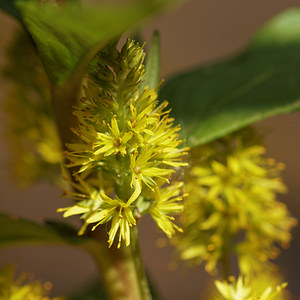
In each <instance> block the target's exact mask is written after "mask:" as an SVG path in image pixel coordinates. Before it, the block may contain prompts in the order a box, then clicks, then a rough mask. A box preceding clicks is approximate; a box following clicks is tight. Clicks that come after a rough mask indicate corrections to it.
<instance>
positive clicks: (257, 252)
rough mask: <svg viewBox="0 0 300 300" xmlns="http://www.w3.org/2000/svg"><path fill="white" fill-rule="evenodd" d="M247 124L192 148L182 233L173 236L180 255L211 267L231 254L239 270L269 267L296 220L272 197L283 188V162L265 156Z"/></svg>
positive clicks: (210, 269)
mask: <svg viewBox="0 0 300 300" xmlns="http://www.w3.org/2000/svg"><path fill="white" fill-rule="evenodd" d="M264 152H265V149H264V147H263V146H262V145H261V143H260V141H259V138H258V137H257V136H256V134H255V132H254V130H252V129H251V128H247V129H244V130H242V131H238V132H235V133H233V134H230V135H228V136H226V137H224V138H221V139H219V140H217V141H215V142H212V143H210V144H208V145H206V146H203V147H201V148H199V149H195V151H194V153H192V158H191V168H190V171H189V172H188V174H187V178H186V191H187V193H188V194H189V197H187V199H186V201H185V210H184V213H183V214H182V216H181V227H182V228H183V230H184V234H182V235H180V236H178V237H177V239H176V240H175V241H174V242H175V244H176V246H177V249H178V250H179V253H180V256H181V258H182V259H184V260H188V261H191V262H193V263H196V264H197V263H198V264H200V263H201V262H202V261H206V270H207V271H208V272H211V273H213V272H215V271H216V266H217V264H218V263H219V262H220V261H224V259H227V258H230V257H232V254H234V255H236V257H237V260H238V265H239V268H240V270H241V272H242V274H250V273H251V272H255V271H258V270H260V269H262V268H263V267H271V264H270V263H268V260H269V259H273V258H275V256H276V255H277V254H278V252H279V249H278V247H277V245H278V244H279V245H281V246H283V247H287V246H288V244H289V241H290V239H291V235H290V230H291V228H292V227H293V226H295V224H296V220H295V219H294V218H292V217H290V215H289V213H288V211H287V208H286V206H285V205H284V204H283V203H281V202H279V201H277V200H276V194H277V193H284V192H285V191H286V187H285V185H284V184H283V183H282V180H281V178H280V171H281V170H282V169H283V167H284V166H283V164H282V163H276V162H275V160H274V159H270V158H265V157H264V155H263V154H264Z"/></svg>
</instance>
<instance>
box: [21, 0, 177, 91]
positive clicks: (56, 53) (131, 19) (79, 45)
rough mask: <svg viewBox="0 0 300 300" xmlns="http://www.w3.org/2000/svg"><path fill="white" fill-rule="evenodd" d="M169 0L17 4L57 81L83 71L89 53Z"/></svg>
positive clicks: (25, 0) (30, 1)
mask: <svg viewBox="0 0 300 300" xmlns="http://www.w3.org/2000/svg"><path fill="white" fill-rule="evenodd" d="M171 2H174V1H173V0H161V1H153V0H144V1H137V0H134V1H129V2H128V1H126V2H125V3H119V4H117V5H116V4H99V3H98V4H93V5H92V4H90V5H85V6H83V5H82V6H80V5H77V4H74V3H68V4H66V5H63V6H57V5H53V4H49V3H48V4H45V5H43V6H41V5H40V4H39V3H38V2H37V1H35V0H18V8H19V9H20V12H21V14H22V17H23V21H24V23H25V25H26V27H27V29H28V31H29V32H30V34H31V35H32V37H33V39H34V41H35V43H36V46H37V49H38V51H39V54H40V56H41V59H42V61H43V63H44V66H45V69H46V71H47V73H48V75H49V78H50V80H51V81H52V82H53V83H55V84H57V85H59V84H61V83H62V82H64V81H65V80H66V79H67V78H69V77H70V76H71V75H72V74H73V73H74V71H75V70H77V71H78V72H79V73H80V72H84V71H85V69H86V67H87V65H88V63H89V61H90V60H91V59H92V57H93V56H94V55H95V54H96V53H97V52H98V51H99V50H100V49H101V48H102V47H103V46H105V44H106V43H108V42H109V41H110V40H111V39H112V38H114V37H116V36H118V35H120V34H121V33H123V32H124V31H125V30H126V29H128V28H129V27H131V26H133V25H135V24H136V23H138V22H139V21H141V20H143V19H144V18H146V17H148V16H150V15H151V14H154V13H155V12H157V11H159V10H161V9H162V8H164V7H165V6H166V5H167V4H169V3H171ZM79 75H80V74H79Z"/></svg>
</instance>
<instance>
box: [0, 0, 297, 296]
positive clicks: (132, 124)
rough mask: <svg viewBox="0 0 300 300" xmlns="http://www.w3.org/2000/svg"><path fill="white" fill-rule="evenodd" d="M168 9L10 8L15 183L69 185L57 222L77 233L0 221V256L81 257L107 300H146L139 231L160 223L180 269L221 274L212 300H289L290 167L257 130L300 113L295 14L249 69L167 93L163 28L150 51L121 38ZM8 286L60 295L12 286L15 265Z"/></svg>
mask: <svg viewBox="0 0 300 300" xmlns="http://www.w3.org/2000/svg"><path fill="white" fill-rule="evenodd" d="M172 2H174V1H171V0H163V1H151V0H145V1H128V2H124V3H121V4H118V5H116V4H107V3H80V1H78V0H69V1H51V0H48V1H38V0H15V1H10V0H3V1H2V2H1V3H0V8H2V9H3V10H4V11H6V12H7V13H9V14H10V15H11V16H13V17H14V18H16V19H17V20H18V21H19V22H20V24H21V26H22V28H23V31H22V32H20V33H19V34H18V36H17V38H16V40H15V42H14V44H13V45H12V47H11V49H10V53H9V62H8V64H7V66H6V67H5V70H4V72H3V74H4V75H5V76H6V78H7V79H8V80H10V83H11V84H12V86H13V87H12V89H11V91H10V93H9V96H8V100H7V101H6V103H5V105H4V109H5V111H6V113H7V115H8V119H9V121H8V125H9V126H7V137H8V140H9V142H10V144H11V147H12V149H13V151H12V153H13V155H14V159H13V161H14V171H13V172H14V174H15V177H16V178H17V179H18V181H20V182H21V183H22V184H23V185H29V184H34V183H36V182H37V181H39V180H42V179H43V180H47V181H49V182H51V183H52V184H54V185H56V186H58V187H59V188H61V189H62V193H63V197H65V198H68V199H70V200H71V201H72V202H71V204H70V205H69V206H66V205H65V204H64V202H63V201H62V205H61V207H60V208H59V207H58V208H57V211H58V212H59V213H63V214H62V215H63V217H65V218H68V217H71V216H74V218H77V219H79V221H80V225H79V226H77V228H70V227H69V226H70V225H66V224H65V223H60V224H58V223H53V222H52V223H49V222H48V224H45V225H41V224H37V223H34V222H32V221H29V220H25V219H21V218H15V217H14V218H12V217H11V216H8V215H5V214H1V215H0V226H1V227H0V245H1V246H10V245H13V244H17V245H19V244H31V243H38V244H57V245H66V246H71V247H76V248H80V249H82V250H84V251H86V252H87V253H89V254H90V255H91V256H92V257H93V258H94V261H95V264H96V265H97V266H98V267H99V270H100V273H101V278H102V284H103V286H104V289H105V292H106V295H107V297H109V298H110V299H116V300H118V299H132V300H138V299H143V300H148V299H149V300H150V299H152V296H153V295H152V294H153V292H152V291H151V290H150V289H149V286H148V280H147V276H146V274H145V271H144V266H143V263H142V259H141V255H140V249H139V242H138V235H137V226H138V223H139V221H140V220H141V218H143V216H144V215H146V214H149V215H150V216H151V217H152V219H153V220H154V221H155V223H156V224H157V226H158V228H159V229H160V230H161V231H162V232H163V233H164V234H165V235H166V236H167V237H168V238H169V239H170V241H171V243H172V244H173V245H174V247H175V249H176V250H175V257H177V258H178V259H183V260H185V261H188V262H189V263H190V264H191V265H198V264H201V263H202V262H205V269H206V271H208V272H209V273H211V274H213V275H216V276H220V274H222V276H223V279H224V280H225V281H220V280H217V281H216V282H215V286H216V288H217V290H215V292H212V293H211V296H210V297H212V299H224V300H227V299H228V300H229V299H230V300H232V299H242V300H255V299H264V300H271V299H287V297H288V296H287V294H286V293H285V292H284V290H285V287H286V283H282V282H281V281H282V280H281V279H280V275H279V274H277V275H276V276H274V273H271V272H275V267H274V266H275V265H274V264H273V262H272V261H271V260H273V259H274V258H275V257H276V256H277V255H278V254H279V251H280V248H281V247H283V248H284V247H286V246H287V245H288V244H289V242H290V239H291V233H290V232H291V229H292V228H293V227H294V226H295V225H296V223H297V222H296V219H295V218H294V217H292V216H291V214H290V213H289V211H288V209H287V207H286V206H285V205H284V204H283V203H282V202H280V201H279V200H278V199H277V194H278V193H282V194H284V193H286V190H287V189H286V186H285V185H284V183H283V181H282V179H281V171H282V170H283V169H284V164H283V163H278V162H276V161H275V160H274V159H272V158H268V157H266V155H265V148H264V146H263V142H262V138H261V137H260V136H259V134H258V133H257V132H256V131H255V130H254V129H253V128H252V127H249V126H250V125H251V124H253V123H254V122H256V121H259V120H262V119H264V118H266V117H269V116H273V115H277V114H282V113H289V112H293V111H296V110H298V109H299V108H300V101H299V95H300V88H299V84H298V82H297V74H298V73H297V72H298V69H299V64H300V63H299V55H298V49H299V45H300V26H299V22H298V19H299V17H300V12H299V9H292V10H289V11H287V12H285V13H283V14H281V15H279V16H278V17H276V18H275V19H273V20H272V21H271V22H269V23H268V24H267V25H266V26H264V27H263V29H262V30H261V31H260V32H259V33H258V34H257V35H256V36H255V37H254V39H253V40H252V42H251V44H250V46H249V47H248V48H247V49H246V50H245V51H244V52H243V53H242V54H240V55H238V56H237V57H235V58H233V59H229V60H227V61H223V62H221V63H216V64H214V65H209V66H204V67H199V68H197V69H195V70H192V71H188V72H185V73H182V74H179V75H177V76H175V77H173V78H171V79H169V80H167V81H166V82H165V83H161V78H160V54H159V34H158V32H155V33H154V34H153V38H152V41H151V43H150V47H149V50H148V51H147V53H146V51H145V47H144V44H143V43H141V42H139V41H138V40H139V38H138V37H136V38H133V37H132V36H137V34H136V32H137V29H136V28H133V29H132V34H131V36H130V37H128V36H127V37H126V38H125V42H124V39H122V38H121V36H122V34H124V32H125V31H126V30H127V29H128V28H132V27H133V26H134V25H136V24H137V23H140V22H141V21H142V20H143V19H145V18H147V17H150V16H151V15H154V14H155V13H157V12H159V11H161V10H162V9H165V7H167V6H169V5H170V4H172ZM112 20H113V21H112ZM135 39H136V40H137V41H136V40H135ZM165 99H166V100H165ZM20 120H21V121H22V122H20ZM231 261H236V265H237V267H236V269H238V270H237V271H236V272H234V271H233V268H232V265H233V264H232V263H231ZM238 274H239V276H238ZM232 275H236V277H237V279H235V278H233V277H232ZM271 275H273V276H271ZM277 277H278V278H279V279H277ZM0 289H1V290H0V296H2V295H4V296H3V297H4V299H11V300H12V299H27V298H28V299H48V298H45V297H48V296H47V294H48V289H46V290H45V289H43V285H42V284H41V283H40V282H39V281H34V282H30V281H29V282H27V281H26V282H25V283H24V280H20V279H17V280H14V279H13V272H12V271H10V269H9V268H3V271H2V273H0ZM22 293H24V296H23V294H22ZM26 293H27V294H26ZM20 295H21V296H20ZM25 296H26V297H27V298H26V297H25ZM20 297H21V298H20ZM22 297H23V298H22ZM85 297H87V296H82V299H88V298H85ZM96 297H97V296H96ZM98 297H99V296H98ZM96 299H97V298H96Z"/></svg>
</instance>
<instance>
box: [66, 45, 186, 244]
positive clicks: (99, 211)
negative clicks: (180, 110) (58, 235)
mask: <svg viewBox="0 0 300 300" xmlns="http://www.w3.org/2000/svg"><path fill="white" fill-rule="evenodd" d="M97 59H98V65H97V68H96V69H95V70H94V71H93V72H91V73H90V74H88V77H87V81H86V82H87V83H86V85H85V86H84V93H85V95H84V97H83V98H82V99H81V100H80V101H79V102H78V104H77V105H76V106H75V107H74V111H73V113H74V115H75V116H76V117H77V119H78V127H77V128H73V129H72V131H73V132H74V134H75V135H76V136H77V140H76V141H74V143H70V144H67V147H68V151H66V160H67V161H68V162H67V164H66V166H67V167H69V168H72V170H73V176H74V179H75V182H73V183H72V185H73V187H74V188H75V190H76V191H75V192H74V193H69V196H71V198H73V199H74V200H77V203H76V204H74V205H73V206H72V207H68V208H64V209H61V211H65V213H64V216H65V217H67V216H69V215H71V213H72V214H73V212H75V213H76V214H80V215H81V218H82V219H83V220H84V225H83V227H82V228H81V230H80V233H83V232H84V231H85V230H86V228H87V226H88V224H94V223H96V225H95V226H94V227H92V230H94V229H95V228H96V227H97V226H98V225H102V224H105V223H109V224H110V226H111V227H110V231H109V233H108V234H109V241H108V242H109V246H111V245H112V244H113V241H114V240H115V237H116V236H117V232H119V238H118V240H119V241H118V247H120V245H121V241H122V240H124V241H125V245H127V246H128V245H129V243H130V228H131V227H132V226H135V225H136V221H137V219H139V218H140V217H141V215H143V214H145V213H150V214H151V215H152V216H153V218H154V220H155V221H156V222H157V224H158V226H159V227H160V228H161V229H162V230H163V231H164V232H166V234H167V235H168V236H169V237H171V236H172V234H173V233H174V228H177V227H176V226H175V225H173V223H172V221H173V218H172V217H170V216H168V215H167V214H169V213H170V214H171V213H174V212H178V211H181V210H182V205H180V204H178V205H177V204H176V203H177V202H178V201H181V200H182V197H181V196H180V195H181V184H179V185H178V183H175V185H174V186H173V185H172V184H171V183H170V178H171V175H172V174H173V173H175V172H176V168H179V167H182V166H185V165H187V163H185V162H183V157H184V156H185V155H186V154H187V150H188V149H187V148H179V146H180V144H181V143H182V141H181V140H180V139H179V138H178V131H179V130H180V127H179V126H173V121H174V119H173V118H170V117H169V112H170V110H168V111H166V110H165V108H166V106H167V102H162V103H161V104H159V103H158V100H157V93H156V91H155V89H151V90H150V89H149V88H148V87H145V89H144V90H143V91H140V85H141V83H142V81H143V75H144V73H145V70H144V66H143V60H144V52H143V49H142V48H141V47H140V46H139V45H138V44H137V43H136V42H134V41H131V40H128V41H127V42H126V43H125V45H124V46H123V48H122V50H121V51H120V52H118V51H117V50H116V49H115V45H110V46H108V47H107V48H106V49H105V50H103V51H102V52H100V53H99V54H98V57H97ZM74 137H75V136H74ZM100 177H101V178H102V179H101V180H100V183H99V181H98V182H97V183H95V178H100ZM87 185H88V186H89V188H88V189H87V188H83V187H84V186H87ZM165 188H166V190H167V191H169V192H168V195H166V193H165V192H163V191H162V192H160V191H159V189H165ZM171 190H172V192H171ZM91 191H93V192H92V193H91ZM95 191H96V192H95ZM94 192H95V193H97V197H96V198H95V197H94V196H93V195H96V194H94ZM81 193H83V195H81V196H79V194H81ZM98 199H101V200H98ZM179 207H180V208H179Z"/></svg>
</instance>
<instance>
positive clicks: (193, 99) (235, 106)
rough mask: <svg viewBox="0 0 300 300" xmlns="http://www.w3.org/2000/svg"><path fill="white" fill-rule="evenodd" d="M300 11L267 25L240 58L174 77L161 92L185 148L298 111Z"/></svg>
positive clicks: (294, 10) (290, 12) (296, 9)
mask: <svg viewBox="0 0 300 300" xmlns="http://www.w3.org/2000/svg"><path fill="white" fill-rule="evenodd" d="M299 80H300V9H298V8H295V9H290V10H288V11H286V12H284V13H282V14H280V15H279V16H277V17H276V18H274V19H273V20H272V21H271V22H269V23H268V24H267V25H266V26H265V27H264V28H263V29H262V30H261V31H260V32H259V33H258V35H257V36H256V37H254V39H253V40H252V43H251V44H250V46H249V47H248V49H247V50H245V51H244V52H243V53H241V54H240V55H238V56H237V57H235V58H233V59H230V60H227V61H223V62H220V63H216V64H211V65H208V66H204V67H200V68H198V69H195V70H192V71H189V72H186V73H183V74H180V75H177V76H175V77H173V78H172V79H170V80H169V81H168V82H167V83H166V84H165V85H164V86H163V88H162V90H161V93H160V99H161V100H164V99H167V100H169V101H170V105H171V107H172V108H173V115H174V116H175V118H177V121H178V122H180V123H181V124H182V127H183V136H184V137H185V138H186V139H187V144H188V145H190V146H197V145H201V144H204V143H207V142H209V141H212V140H213V139H216V138H219V137H221V136H223V135H226V134H228V133H230V132H232V131H235V130H237V129H239V128H242V127H244V126H246V125H249V124H252V123H254V122H257V121H260V120H262V119H264V118H267V117H270V116H274V115H278V114H284V113H290V112H293V111H296V110H299V109H300V83H299Z"/></svg>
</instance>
